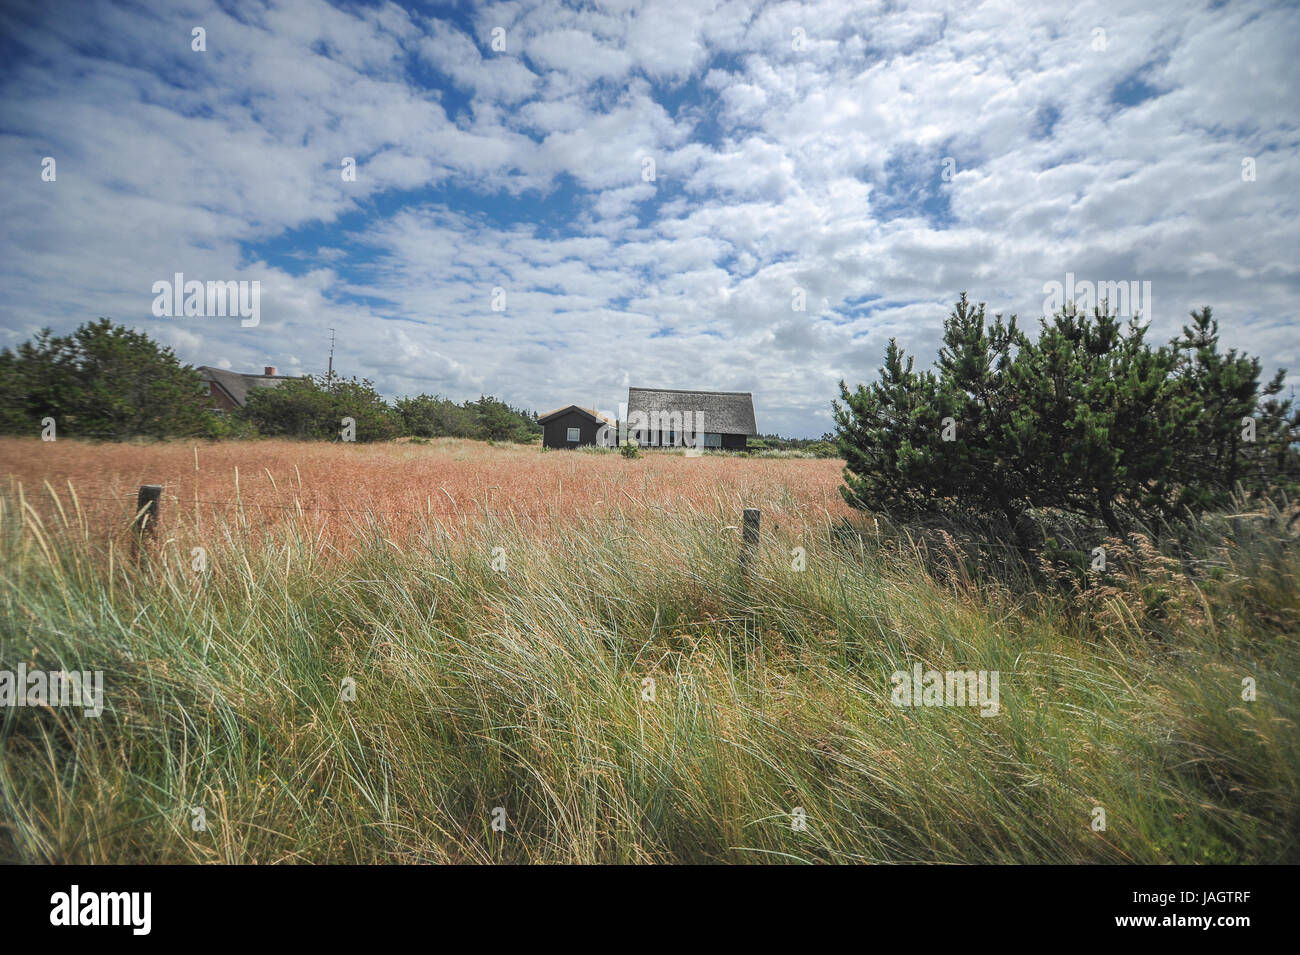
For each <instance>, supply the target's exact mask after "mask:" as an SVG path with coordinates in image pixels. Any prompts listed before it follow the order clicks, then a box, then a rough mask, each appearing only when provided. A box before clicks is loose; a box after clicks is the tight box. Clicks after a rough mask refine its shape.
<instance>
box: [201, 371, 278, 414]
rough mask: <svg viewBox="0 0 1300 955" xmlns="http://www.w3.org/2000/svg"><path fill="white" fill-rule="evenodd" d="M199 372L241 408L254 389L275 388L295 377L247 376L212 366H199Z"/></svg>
mask: <svg viewBox="0 0 1300 955" xmlns="http://www.w3.org/2000/svg"><path fill="white" fill-rule="evenodd" d="M197 370H198V372H199V374H201V375H202V376H203V380H204V381H206V382H209V383H212V382H215V383H216V384H217V385H219V386H220V387H221V390H222V391H224V392H225V393H226V394H228V395H230V400H231V401H233V402H234V403H235V404H237V405H239V407H241V408H242V407H243V406H244V403H245V402H247V401H248V392H249V390H250V389H253V388H275V387H277V386H278V385H279V384H280V382H282V381H288V380H289V379H290V378H292V377H294V376H293V375H245V374H242V373H240V372H238V371H226V370H225V369H224V368H213V367H212V366H211V365H199V367H198V369H197Z"/></svg>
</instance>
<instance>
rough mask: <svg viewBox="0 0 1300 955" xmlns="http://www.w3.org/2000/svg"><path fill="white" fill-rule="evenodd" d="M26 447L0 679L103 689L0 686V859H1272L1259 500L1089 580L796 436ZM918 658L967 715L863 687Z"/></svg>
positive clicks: (1289, 756) (11, 530)
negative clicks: (919, 521)
mask: <svg viewBox="0 0 1300 955" xmlns="http://www.w3.org/2000/svg"><path fill="white" fill-rule="evenodd" d="M57 444H58V447H57V449H56V448H55V446H54V445H50V446H47V447H44V448H43V447H42V446H41V445H40V443H39V442H35V441H19V440H17V439H12V440H7V441H5V442H3V443H2V444H0V453H2V454H3V460H4V464H5V471H6V472H7V473H8V474H9V475H10V477H9V480H8V483H7V484H6V485H5V486H4V487H3V488H0V670H7V671H16V670H17V669H18V668H19V666H20V665H21V666H22V667H25V668H26V669H27V670H29V671H30V670H35V669H41V670H44V671H50V672H53V671H59V670H63V671H87V672H93V671H101V672H102V673H103V711H102V714H101V715H99V716H98V717H92V716H87V715H84V711H83V710H82V709H78V708H75V707H59V706H55V707H52V706H48V705H47V706H12V705H11V706H6V707H2V708H0V860H3V861H11V862H84V863H137V862H161V863H207V862H230V863H247V862H258V863H292V862H318V863H321V862H540V863H587V862H800V861H808V862H815V861H822V862H873V863H889V862H940V863H959V862H1011V863H1030V862H1053V863H1057V862H1059V863H1079V862H1085V863H1086V862H1097V863H1107V862H1144V863H1152V862H1177V863H1243V862H1297V861H1300V845H1298V842H1300V839H1298V834H1300V733H1297V721H1298V720H1300V686H1298V683H1297V681H1298V680H1300V642H1298V641H1297V637H1298V636H1300V586H1298V585H1297V575H1298V573H1300V560H1298V559H1297V552H1296V546H1295V545H1296V537H1295V532H1296V522H1295V521H1294V520H1293V519H1292V514H1291V512H1289V511H1285V510H1283V511H1279V510H1278V509H1276V508H1273V507H1270V506H1262V507H1256V508H1254V509H1251V510H1238V511H1235V512H1233V513H1225V514H1218V515H1212V516H1209V517H1207V518H1206V519H1205V520H1203V521H1202V522H1200V524H1199V525H1198V526H1197V527H1196V528H1195V530H1194V531H1193V532H1188V533H1187V534H1185V535H1184V536H1183V537H1182V538H1181V539H1179V540H1176V541H1175V540H1172V539H1170V538H1168V537H1167V536H1166V537H1162V538H1160V543H1155V542H1154V541H1153V536H1152V535H1144V534H1131V535H1128V536H1127V537H1125V538H1123V539H1110V540H1102V541H1098V542H1096V543H1100V544H1103V545H1104V546H1106V548H1107V553H1108V555H1109V560H1108V562H1107V565H1106V568H1105V570H1101V571H1098V570H1093V569H1092V568H1091V567H1090V565H1089V563H1088V560H1087V554H1088V552H1089V551H1090V549H1091V545H1092V544H1093V543H1094V542H1092V541H1089V540H1078V541H1070V542H1061V544H1060V546H1059V548H1058V549H1057V550H1055V551H1053V552H1052V553H1051V554H1048V555H1043V554H1040V555H1038V556H1037V557H1036V558H1032V559H1031V558H1027V557H1025V556H1023V555H1021V554H1018V553H1013V552H1010V551H999V550H998V549H997V548H989V547H986V546H981V545H979V544H978V543H970V542H968V541H965V540H963V539H962V538H961V537H960V536H959V535H954V534H950V533H947V532H946V531H937V532H936V531H927V532H924V533H922V532H920V531H909V530H908V529H905V528H899V527H894V526H892V525H888V524H887V523H886V522H884V521H880V520H876V519H873V518H872V517H871V516H870V515H866V514H854V513H851V512H849V511H848V509H847V508H844V507H843V505H842V502H839V501H837V500H836V491H835V487H836V481H837V479H838V468H839V466H840V465H839V463H838V462H834V461H816V460H797V459H796V460H758V459H748V460H746V459H731V460H721V459H707V458H706V459H698V460H693V461H687V460H684V459H681V458H670V457H669V456H667V455H658V456H657V455H654V454H647V455H644V456H643V457H642V458H641V459H638V460H631V461H629V460H624V459H622V458H621V457H618V456H614V455H595V454H543V453H542V452H540V451H539V450H538V449H535V448H533V449H527V448H511V449H502V448H491V447H489V446H486V445H475V444H472V443H468V442H439V443H435V444H434V445H431V446H411V445H400V446H399V445H386V446H378V445H377V446H371V447H368V448H365V449H360V448H355V447H345V446H339V445H334V446H323V445H310V446H308V445H295V444H291V443H288V442H255V443H249V444H242V445H234V446H225V445H197V446H196V445H193V444H187V443H176V444H158V445H138V446H99V445H90V444H79V443H77V442H63V441H60V442H58V443H57ZM232 448H233V449H234V450H231V449H232ZM229 454H253V455H255V456H256V457H257V458H258V460H261V461H262V462H264V470H265V471H266V472H267V473H265V474H258V473H257V472H256V470H255V469H252V468H248V469H244V468H241V473H240V478H239V485H238V488H239V490H238V494H236V493H235V485H234V482H233V475H230V476H229V477H227V475H228V472H229V469H228V467H227V465H229V464H230V462H229V461H228V460H226V459H225V458H223V457H222V455H229ZM43 455H44V457H42V456H43ZM295 456H296V457H295ZM196 457H197V461H198V465H199V469H200V470H199V472H198V473H199V478H198V479H197V480H198V482H199V483H197V484H194V485H193V486H188V485H182V484H181V483H180V482H181V481H183V480H191V481H193V480H195V479H194V478H193V474H194V471H193V469H194V461H195V459H196ZM385 461H386V462H387V464H385V463H384V462H385ZM295 467H296V473H295ZM187 468H188V471H187ZM690 468H696V469H697V470H695V471H691V470H688V469H690ZM485 474H493V475H497V478H496V479H489V480H484V477H483V476H484V475H485ZM458 475H459V477H458ZM150 479H152V480H154V481H156V482H158V483H164V484H165V486H166V488H167V492H166V495H165V497H164V510H163V513H162V519H161V522H160V524H159V526H158V527H157V534H156V536H154V535H146V536H145V538H144V539H143V541H142V542H140V543H139V544H138V545H137V543H136V540H135V536H134V533H133V532H132V531H131V529H130V528H129V527H128V521H129V519H130V517H131V510H132V505H133V504H134V485H136V484H139V483H144V482H145V481H147V480H150ZM205 481H206V482H207V483H206V484H205V483H203V482H205ZM454 481H460V482H461V483H460V484H454V483H449V482H454ZM227 482H228V483H227ZM385 482H387V483H385ZM439 482H441V483H439ZM511 482H513V484H512V483H511ZM475 483H477V484H481V485H483V486H484V487H487V486H497V487H498V488H501V490H499V491H498V492H496V493H498V494H501V495H504V497H500V498H492V499H489V498H487V497H485V496H484V495H482V494H480V495H479V496H478V498H477V499H475V498H474V496H473V495H466V494H463V493H458V490H457V489H458V488H461V487H468V486H470V485H471V484H475ZM561 483H562V485H563V486H562V487H559V486H558V485H559V484H561ZM272 485H274V488H275V489H274V492H273V491H272V490H271V486H272ZM515 485H518V488H529V489H531V490H530V491H529V493H530V494H531V495H532V496H531V497H529V498H528V503H529V507H523V506H517V507H514V508H510V507H505V506H502V505H501V501H502V500H509V501H513V502H515V503H516V504H519V503H520V502H521V501H523V499H524V498H525V497H526V496H527V495H525V494H524V493H523V492H522V491H520V490H518V488H515ZM440 488H441V490H440ZM339 489H345V490H339ZM512 489H513V490H512ZM444 490H445V493H443V491H444ZM195 492H197V493H195ZM195 500H197V501H201V502H209V503H200V504H197V505H196V504H195V503H194V501H195ZM218 500H220V501H224V502H226V503H225V504H223V505H222V506H221V507H217V506H216V505H212V504H211V503H210V502H212V501H218ZM475 501H477V503H475ZM271 504H274V505H276V506H275V507H271V506H269V505H271ZM399 505H400V506H399ZM453 505H454V507H453ZM471 505H472V506H471ZM327 506H328V507H339V508H341V509H340V510H337V511H333V510H332V511H328V512H326V514H327V516H328V520H325V518H323V517H322V515H321V513H320V512H318V511H317V510H316V509H317V508H322V507H327ZM744 506H749V507H758V508H760V509H761V510H762V512H763V518H762V533H761V538H760V543H759V545H758V549H757V552H756V553H755V554H754V557H753V559H752V560H751V561H750V563H749V565H748V569H747V571H745V572H743V573H742V571H741V570H740V568H739V564H738V555H739V552H740V549H741V546H742V545H741V533H740V529H739V525H740V516H741V513H740V512H741V508H742V507H744ZM386 508H387V510H386ZM272 512H273V513H274V514H275V515H276V516H275V518H274V519H272V518H271V517H269V516H268V515H269V514H271V513H272ZM1080 555H1082V557H1081V556H1080ZM918 663H919V664H921V665H922V666H923V667H924V668H926V669H931V668H932V669H935V670H939V671H946V670H954V669H955V670H979V671H989V672H996V673H998V674H999V675H1000V700H999V706H998V708H997V713H996V715H993V716H987V715H981V710H980V709H978V708H973V707H952V706H934V707H927V706H912V707H909V706H899V705H896V701H895V699H894V696H893V694H894V691H895V683H894V681H893V676H894V675H895V674H897V673H898V672H900V671H905V672H906V671H911V670H912V668H913V666H914V665H915V664H918ZM1244 681H1245V682H1244ZM1247 687H1253V690H1254V692H1253V693H1251V692H1249V690H1248V689H1247ZM1252 696H1253V698H1249V697H1252ZM1099 809H1100V810H1101V811H1102V813H1101V814H1100V815H1099V813H1098V810H1099ZM1099 822H1104V827H1103V826H1102V825H1099Z"/></svg>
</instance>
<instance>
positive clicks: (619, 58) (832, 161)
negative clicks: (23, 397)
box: [0, 0, 1300, 436]
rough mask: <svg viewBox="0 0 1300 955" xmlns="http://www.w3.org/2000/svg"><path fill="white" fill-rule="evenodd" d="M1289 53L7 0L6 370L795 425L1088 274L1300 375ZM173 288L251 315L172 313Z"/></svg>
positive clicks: (557, 11) (871, 25)
mask: <svg viewBox="0 0 1300 955" xmlns="http://www.w3.org/2000/svg"><path fill="white" fill-rule="evenodd" d="M196 28H201V30H202V33H201V34H199V37H201V40H202V42H199V39H198V38H196V34H195V30H196ZM195 46H203V47H204V49H202V50H196V49H195ZM1297 54H1300V8H1298V7H1297V6H1296V5H1295V4H1292V3H1265V2H1250V0H1243V2H1237V0H1231V2H1227V3H1198V2H1161V0H1152V2H1147V3H1142V4H1134V3H1093V2H1087V0H1084V2H1079V0H1066V2H1061V3H1055V2H1050V0H1034V2H1024V3H1013V2H1006V0H1001V2H991V3H947V4H938V3H906V2H886V3H872V2H861V0H858V2H847V3H842V2H825V3H806V4H800V3H767V4H764V3H757V2H721V3H714V2H694V0H673V2H666V3H658V4H641V3H609V4H601V5H600V6H599V9H598V10H596V9H592V8H591V5H589V4H583V5H582V8H581V9H575V8H574V7H572V6H569V5H565V4H562V3H560V2H555V0H540V2H531V0H519V2H509V3H498V4H486V5H470V4H445V5H418V6H415V5H412V6H398V5H396V4H393V3H335V4H329V3H325V2H322V0H287V2H285V0H265V2H242V0H226V2H221V3H216V4H213V3H201V2H194V3H191V2H185V0H158V2H148V3H143V2H142V3H95V2H79V3H75V4H65V3H63V2H61V0H42V2H39V3H32V4H22V3H19V4H17V5H15V4H13V3H11V2H6V3H5V4H4V6H3V7H2V8H0V111H2V112H0V171H2V172H3V181H4V184H5V188H4V190H3V191H2V192H0V215H2V217H3V223H4V225H3V231H2V232H0V346H12V345H13V344H16V343H17V342H20V341H23V340H25V339H27V338H29V337H30V336H31V335H32V333H33V332H34V331H35V330H36V329H38V328H39V327H41V326H42V325H50V326H52V327H53V328H54V329H56V330H57V331H66V330H69V329H71V328H74V327H76V326H77V325H78V324H80V323H82V322H84V321H87V320H90V319H94V318H96V317H98V316H108V317H111V318H113V319H114V320H116V321H118V322H121V323H124V324H128V325H131V326H133V327H136V328H138V329H141V330H144V331H147V332H148V333H149V334H150V335H152V336H153V337H155V338H156V339H158V340H160V341H162V342H164V343H166V344H168V345H170V346H172V347H173V348H175V350H176V352H177V353H178V354H179V356H180V357H181V358H182V360H185V361H188V362H192V363H194V364H196V365H197V364H210V365H217V366H221V367H227V368H232V369H235V370H239V371H260V370H261V369H262V367H263V366H264V365H268V364H272V365H276V366H278V367H279V368H280V369H281V371H282V372H283V373H307V372H314V373H322V372H323V371H324V370H325V363H326V358H327V355H328V349H329V329H330V328H333V329H335V332H336V335H337V347H336V351H335V368H336V370H339V371H342V372H344V373H345V374H357V375H359V376H362V377H368V378H371V379H373V380H374V381H375V383H376V385H377V386H378V388H379V389H380V390H381V391H382V392H384V393H385V394H386V395H389V396H398V395H404V394H417V393H419V392H428V393H431V394H432V393H439V394H442V395H445V396H449V397H452V398H454V399H456V400H463V399H465V398H470V397H477V396H478V395H479V394H481V393H487V394H495V395H497V396H499V397H501V398H504V399H505V400H507V401H509V402H511V403H512V404H516V405H523V406H525V407H529V408H533V409H537V410H547V409H549V408H552V407H555V406H559V405H564V404H569V403H578V404H588V405H591V404H594V405H596V406H598V407H600V408H602V409H609V410H611V411H615V410H617V407H618V402H619V401H622V400H626V396H627V391H626V389H627V386H628V385H629V384H630V385H640V386H649V387H669V388H704V389H709V390H722V391H752V392H753V393H754V396H755V407H756V409H757V413H758V423H759V428H760V430H762V431H765V432H772V431H779V432H781V433H783V434H787V435H795V436H807V435H817V434H820V433H822V432H823V431H826V430H829V429H830V428H831V421H830V401H831V399H832V398H833V397H835V396H836V394H837V383H838V381H839V380H840V379H841V378H845V379H847V380H849V382H850V383H854V382H858V381H862V380H864V379H869V378H871V377H873V376H874V374H875V369H876V368H877V367H878V366H879V364H880V361H881V357H882V353H883V350H884V347H885V344H886V342H887V341H888V339H889V338H890V337H896V338H898V339H899V340H900V342H901V343H902V344H904V346H905V347H907V348H908V350H909V351H914V352H917V353H918V354H919V356H920V357H921V358H922V359H923V360H924V361H925V362H926V363H928V362H929V361H930V360H932V358H933V356H934V352H935V348H936V344H937V341H938V336H939V332H940V329H941V326H942V322H943V319H944V316H945V315H946V314H947V312H948V311H949V310H950V308H951V306H952V303H953V301H954V300H955V299H956V297H957V295H958V294H959V293H960V292H962V291H963V290H965V291H967V292H969V293H970V295H971V297H972V298H974V299H976V300H977V301H985V302H987V303H988V304H989V307H990V310H998V311H1003V312H1008V313H1010V312H1016V313H1018V314H1019V315H1020V316H1021V318H1022V321H1023V319H1024V318H1026V317H1031V318H1034V319H1036V318H1037V317H1038V316H1039V315H1041V313H1042V310H1043V300H1044V298H1045V294H1044V286H1045V283H1049V282H1052V281H1058V282H1061V283H1062V284H1064V282H1065V279H1066V274H1067V273H1073V274H1074V275H1075V277H1076V281H1079V282H1081V281H1085V280H1086V281H1107V282H1109V281H1141V282H1150V283H1151V286H1150V287H1151V298H1150V301H1148V302H1144V303H1142V308H1141V311H1142V312H1143V313H1144V316H1145V317H1148V318H1150V320H1151V322H1152V325H1153V330H1154V332H1155V333H1156V337H1157V338H1159V339H1161V340H1164V339H1167V338H1169V337H1172V336H1173V335H1174V334H1176V333H1177V331H1178V329H1179V327H1180V326H1181V324H1182V322H1183V320H1184V319H1185V318H1186V315H1187V312H1188V311H1189V310H1190V309H1192V308H1194V307H1197V306H1200V305H1203V304H1209V305H1212V306H1213V307H1214V309H1215V312H1216V316H1217V317H1218V319H1219V320H1220V324H1221V328H1222V330H1223V334H1224V337H1225V340H1226V342H1227V343H1228V344H1232V345H1238V346H1240V347H1243V348H1245V349H1247V350H1249V351H1251V352H1252V353H1255V354H1258V355H1260V356H1262V357H1263V358H1264V359H1265V361H1266V364H1267V366H1268V368H1270V369H1272V368H1276V367H1278V366H1285V367H1288V368H1290V369H1292V372H1293V373H1292V376H1291V378H1290V379H1289V380H1290V381H1293V382H1297V383H1300V334H1297V331H1298V329H1297V321H1296V318H1297V315H1296V305H1295V303H1296V302H1297V299H1298V298H1300V280H1298V278H1300V271H1298V264H1297V263H1298V261H1300V256H1298V254H1297V253H1300V215H1298V214H1297V213H1298V211H1300V187H1297V183H1300V149H1298V147H1300V124H1298V122H1297V119H1298V117H1300V108H1298V107H1300V65H1298V64H1300V56H1298V55H1297ZM46 157H51V158H53V159H54V161H55V165H54V170H55V175H54V178H53V181H48V176H43V175H42V173H43V170H44V169H46V168H47V167H48V163H45V159H46ZM348 157H350V158H352V159H354V160H355V177H351V176H346V175H345V173H344V160H345V158H348ZM177 272H180V273H183V274H184V276H185V278H186V279H187V280H191V279H195V280H199V281H236V280H243V281H254V280H256V281H258V282H260V288H261V303H260V304H261V315H260V323H259V324H258V325H257V326H256V327H243V325H242V324H241V322H240V320H239V319H238V318H220V317H200V316H188V317H186V316H181V317H162V318H159V317H156V316H155V315H154V314H153V311H152V305H153V302H154V298H155V295H154V292H153V286H154V283H155V282H158V281H160V280H170V279H171V278H172V276H173V275H174V274H175V273H177ZM801 298H802V300H803V305H804V308H803V310H799V309H798V307H797V306H798V305H799V304H800V299H801ZM494 305H495V306H496V307H495V308H494ZM502 306H504V308H503V309H502V308H501V307H502Z"/></svg>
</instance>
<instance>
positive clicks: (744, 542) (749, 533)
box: [740, 507, 762, 574]
mask: <svg viewBox="0 0 1300 955" xmlns="http://www.w3.org/2000/svg"><path fill="white" fill-rule="evenodd" d="M761 516H762V511H760V510H759V509H758V508H756V507H747V508H745V525H744V528H743V529H742V531H741V539H740V572H741V573H742V574H748V573H749V567H750V565H751V564H752V563H753V562H754V555H755V554H757V553H758V521H759V518H760V517H761Z"/></svg>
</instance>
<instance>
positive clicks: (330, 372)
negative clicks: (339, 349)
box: [325, 328, 334, 381]
mask: <svg viewBox="0 0 1300 955" xmlns="http://www.w3.org/2000/svg"><path fill="white" fill-rule="evenodd" d="M325 380H326V381H333V380H334V329H332V328H331V329H330V364H329V370H328V371H327V372H326V373H325Z"/></svg>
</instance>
